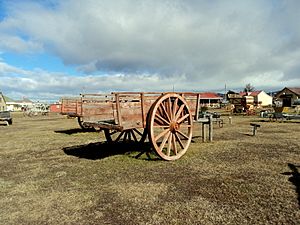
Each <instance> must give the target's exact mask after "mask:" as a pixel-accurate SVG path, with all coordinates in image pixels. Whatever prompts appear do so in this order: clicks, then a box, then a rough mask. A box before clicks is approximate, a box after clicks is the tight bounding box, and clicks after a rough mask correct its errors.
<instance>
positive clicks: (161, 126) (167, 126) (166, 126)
mask: <svg viewBox="0 0 300 225" xmlns="http://www.w3.org/2000/svg"><path fill="white" fill-rule="evenodd" d="M153 127H155V128H169V127H170V126H169V125H155V126H153Z"/></svg>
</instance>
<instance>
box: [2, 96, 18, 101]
mask: <svg viewBox="0 0 300 225" xmlns="http://www.w3.org/2000/svg"><path fill="white" fill-rule="evenodd" d="M3 97H4V99H5V101H6V102H14V101H15V100H13V99H11V98H10V97H7V96H5V95H3Z"/></svg>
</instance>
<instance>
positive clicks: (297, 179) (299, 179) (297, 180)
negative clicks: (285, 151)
mask: <svg viewBox="0 0 300 225" xmlns="http://www.w3.org/2000/svg"><path fill="white" fill-rule="evenodd" d="M288 167H289V168H290V170H291V172H284V173H282V174H283V175H289V176H290V178H289V181H290V182H291V183H292V184H293V185H295V189H296V192H297V194H298V197H297V200H298V206H299V208H300V173H299V171H298V168H300V166H296V165H294V164H292V163H288Z"/></svg>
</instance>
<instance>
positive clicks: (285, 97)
mask: <svg viewBox="0 0 300 225" xmlns="http://www.w3.org/2000/svg"><path fill="white" fill-rule="evenodd" d="M275 98H276V101H277V102H278V103H279V105H280V106H281V107H291V106H293V105H296V104H298V103H299V101H300V87H293V88H289V87H285V88H283V89H282V90H281V91H279V92H278V93H277V94H276V95H275Z"/></svg>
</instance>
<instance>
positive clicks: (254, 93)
mask: <svg viewBox="0 0 300 225" xmlns="http://www.w3.org/2000/svg"><path fill="white" fill-rule="evenodd" d="M260 92H262V91H251V92H248V96H253V97H255V96H257V95H258V94H259V93H260ZM240 95H241V96H245V95H247V92H240Z"/></svg>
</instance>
